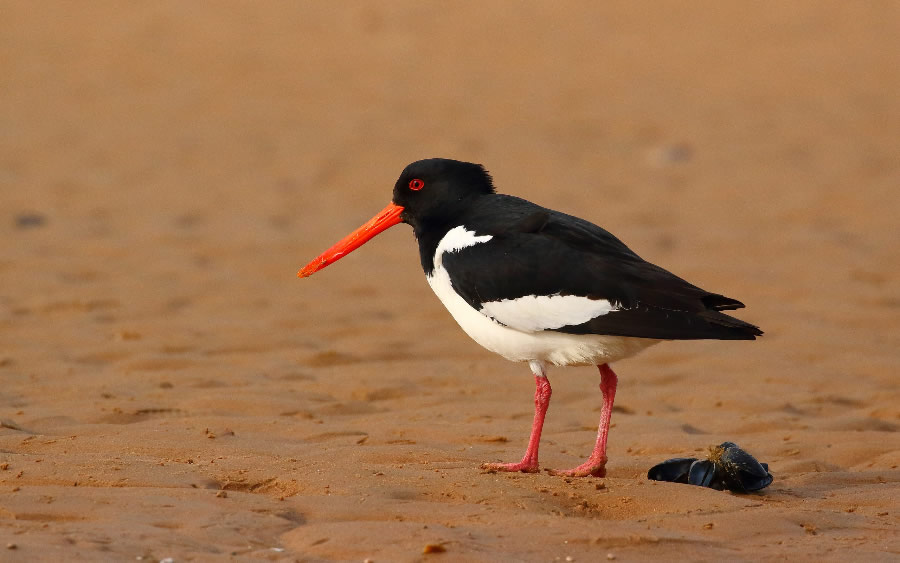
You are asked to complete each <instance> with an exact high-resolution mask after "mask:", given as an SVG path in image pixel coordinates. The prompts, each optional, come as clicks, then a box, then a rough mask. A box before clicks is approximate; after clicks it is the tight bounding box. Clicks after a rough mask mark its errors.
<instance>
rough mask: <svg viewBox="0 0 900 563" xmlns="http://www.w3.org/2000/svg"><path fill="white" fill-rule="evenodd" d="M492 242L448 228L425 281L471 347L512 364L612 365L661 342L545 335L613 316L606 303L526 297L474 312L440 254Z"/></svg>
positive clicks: (566, 297) (610, 337)
mask: <svg viewBox="0 0 900 563" xmlns="http://www.w3.org/2000/svg"><path fill="white" fill-rule="evenodd" d="M492 238H493V237H492V236H490V235H482V236H476V235H475V233H474V232H473V231H469V230H467V229H466V228H465V227H464V226H459V227H456V228H454V229H451V230H450V231H449V232H448V233H447V234H446V235H444V238H443V239H441V241H440V243H438V246H437V250H436V251H435V253H434V270H433V271H432V273H431V275H430V276H427V279H428V285H430V286H431V289H432V290H433V291H434V293H435V295H437V296H438V299H440V300H441V303H443V304H444V307H446V308H447V310H448V311H450V314H451V315H453V318H454V319H455V320H456V322H457V323H459V326H461V327H462V329H463V330H464V331H465V332H466V334H468V335H469V336H470V337H471V338H472V339H473V340H475V342H477V343H479V344H481V345H482V346H484V347H485V348H487V349H488V350H490V351H492V352H495V353H497V354H500V355H501V356H503V357H504V358H506V359H508V360H512V361H514V362H530V361H542V362H547V363H550V364H554V365H596V364H602V363H606V362H614V361H616V360H620V359H623V358H626V357H628V356H632V355H634V354H636V353H638V352H640V351H641V350H643V349H644V348H646V347H648V346H651V345H653V344H656V343H657V342H659V340H651V339H647V338H631V337H624V336H605V335H594V334H565V333H561V332H553V331H550V330H545V329H552V328H559V327H562V326H566V325H570V324H580V323H582V322H586V321H588V320H590V319H592V318H594V317H596V316H598V315H602V314H607V313H612V312H614V311H615V310H616V306H615V304H613V303H610V302H609V301H604V300H591V299H587V298H584V297H577V296H559V295H555V296H529V297H527V298H521V299H516V300H502V301H493V302H489V303H486V304H485V306H484V309H483V310H482V311H477V310H475V309H474V308H472V306H471V305H469V304H468V303H467V302H466V300H465V299H463V298H462V297H460V296H459V294H457V293H456V291H455V290H454V289H453V284H452V283H451V281H450V275H449V274H448V273H447V270H445V269H444V267H443V255H444V254H445V253H447V252H458V251H459V250H462V249H463V248H467V247H470V246H473V245H476V244H482V243H485V242H488V241H490V240H491V239H492ZM488 315H490V316H488ZM491 317H494V318H497V319H499V320H500V321H501V322H502V323H503V324H501V322H497V321H496V320H494V319H492V318H491ZM554 325H555V326H554ZM514 327H515V328H514Z"/></svg>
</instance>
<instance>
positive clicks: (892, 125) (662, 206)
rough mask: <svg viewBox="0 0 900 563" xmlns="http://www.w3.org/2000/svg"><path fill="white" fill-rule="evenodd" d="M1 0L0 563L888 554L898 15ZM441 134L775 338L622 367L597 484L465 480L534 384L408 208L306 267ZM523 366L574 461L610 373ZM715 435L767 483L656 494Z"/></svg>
mask: <svg viewBox="0 0 900 563" xmlns="http://www.w3.org/2000/svg"><path fill="white" fill-rule="evenodd" d="M2 12H3V16H2V18H0V67H2V69H3V70H2V72H0V233H2V237H3V240H4V242H5V244H4V245H3V251H2V252H0V381H2V386H0V559H2V560H5V561H36V560H91V561H97V560H116V561H124V560H132V561H133V560H145V561H146V560H150V561H152V560H159V559H163V558H167V557H171V558H173V559H174V560H175V561H187V560H197V561H207V560H221V559H227V558H228V557H233V556H239V557H240V558H244V557H246V558H248V559H251V558H252V559H262V560H273V561H281V560H285V561H293V560H305V561H316V560H349V561H363V560H365V559H371V560H373V561H416V560H447V561H451V560H452V561H498V560H512V559H515V560H527V561H554V560H561V561H569V560H574V561H596V560H604V559H606V558H615V559H616V560H622V561H630V560H648V559H657V560H672V559H676V558H681V559H691V560H721V559H729V560H775V559H778V560H781V559H790V560H823V559H825V560H837V559H841V560H847V559H854V560H891V559H896V558H897V557H900V534H898V522H900V500H898V499H900V469H898V464H900V434H898V429H900V393H898V390H897V389H898V386H897V369H898V365H900V363H898V360H900V351H898V350H900V242H898V240H900V238H898V230H897V218H898V215H900V195H898V191H897V190H898V185H900V159H898V155H900V135H898V131H900V96H898V95H897V93H898V92H900V63H898V55H897V53H900V8H898V5H897V4H895V3H891V2H884V3H878V2H871V3H860V4H857V3H838V2H791V3H769V4H760V5H754V6H747V5H745V4H742V3H730V4H723V3H709V4H703V5H691V6H681V7H679V6H676V5H675V4H669V3H665V4H664V3H646V4H643V5H642V6H632V5H630V3H622V4H615V5H606V6H604V7H598V6H596V5H595V4H593V3H581V4H579V3H572V4H569V5H567V7H565V8H559V7H556V8H551V7H549V6H548V5H545V4H544V3H528V4H525V5H523V4H520V3H512V2H508V3H507V2H498V3H489V4H487V5H485V4H483V3H478V2H459V3H454V4H453V9H452V10H451V9H449V8H448V7H445V6H443V5H441V6H439V5H437V4H435V5H431V4H422V3H416V2H393V3H384V4H377V5H375V4H365V3H347V4H340V5H338V4H328V3H316V4H314V5H312V6H304V5H301V4H300V3H288V2H285V3H266V4H265V5H264V6H263V5H257V4H252V3H242V2H220V3H216V4H203V3H179V2H161V3H148V4H142V5H131V6H125V5H122V4H120V3H114V2H109V3H104V2H92V3H44V4H35V3H30V2H6V3H4V5H3V8H2ZM430 156H445V157H451V158H458V159H462V160H472V161H476V162H481V163H484V164H485V165H486V166H487V167H488V169H489V170H490V171H491V172H492V173H493V175H494V178H495V182H496V184H497V186H498V188H499V190H500V191H503V192H506V193H514V194H516V195H519V196H522V197H525V198H528V199H531V200H533V201H536V202H538V203H541V204H543V205H546V206H548V207H553V208H556V209H560V210H562V211H566V212H570V213H574V214H577V215H580V216H582V217H585V218H587V219H590V220H592V221H594V222H597V223H598V224H601V225H603V226H604V227H605V228H607V229H609V230H610V231H612V232H614V233H616V234H617V235H618V236H619V237H620V238H622V239H623V240H624V241H626V243H628V244H629V245H630V246H631V247H632V248H633V249H634V250H635V251H637V252H638V253H639V254H641V255H642V256H643V257H645V258H646V259H648V260H650V261H653V262H655V263H658V264H660V265H662V266H664V267H666V268H668V269H670V270H672V271H674V272H675V273H677V274H679V275H681V276H682V277H685V278H687V279H690V280H691V281H693V282H695V283H697V284H699V285H701V286H702V287H705V288H708V289H710V290H713V291H717V292H722V293H724V294H726V295H729V296H731V297H735V298H738V299H740V300H742V301H744V302H745V303H746V304H747V305H748V307H747V309H745V310H743V311H740V312H739V316H740V317H741V318H743V319H745V320H748V321H750V322H753V323H755V324H759V325H760V326H761V327H762V328H763V329H764V330H765V331H766V335H765V337H764V338H762V339H761V340H759V341H757V342H690V343H677V342H676V343H663V344H661V345H659V346H656V347H654V348H652V349H650V350H648V351H647V352H645V353H644V354H642V355H641V356H639V357H637V358H634V359H630V360H627V361H624V362H621V363H620V364H617V366H616V370H617V372H618V374H619V376H620V385H619V391H618V394H617V397H616V405H617V408H616V411H615V413H614V415H613V423H614V427H613V429H612V431H611V433H610V445H609V448H610V449H609V452H610V462H609V465H608V477H607V478H604V479H563V478H559V477H552V476H550V475H548V474H546V473H541V474H534V475H524V474H484V473H482V472H481V471H480V470H479V464H480V463H481V462H483V461H514V460H517V459H518V458H519V457H520V456H521V454H522V451H523V449H524V447H525V443H526V441H527V436H528V430H529V427H530V422H531V416H532V393H533V381H532V377H531V375H530V372H529V370H528V368H527V366H525V365H520V364H512V363H509V362H506V361H505V360H503V359H502V358H499V357H497V356H494V355H492V354H490V353H489V352H487V351H485V350H482V349H481V348H479V347H478V346H477V345H476V344H474V343H473V342H471V341H470V340H469V339H468V338H467V337H466V336H465V335H464V334H463V333H462V331H461V330H460V329H459V328H458V327H457V326H456V325H455V323H454V322H453V320H452V319H451V318H450V316H449V315H448V314H447V313H446V311H445V310H444V309H443V308H442V306H441V305H440V303H439V302H438V300H437V299H436V298H435V297H434V295H433V294H431V292H430V289H429V288H428V286H427V284H426V283H425V281H424V279H423V276H422V272H421V269H420V267H419V264H418V260H417V256H418V255H417V251H416V247H415V243H414V240H413V237H412V235H411V233H410V231H409V229H408V228H407V227H403V226H401V227H395V228H394V229H392V230H390V231H388V232H386V233H384V234H382V235H380V236H379V237H378V238H377V239H376V240H375V241H373V242H371V243H369V244H368V245H367V246H366V247H365V248H364V249H362V250H360V251H358V252H357V253H355V254H354V255H353V256H351V257H348V258H346V259H345V260H343V261H342V262H341V263H340V264H337V265H335V266H332V267H330V268H328V269H327V270H325V271H322V272H320V273H318V274H317V275H316V276H314V277H312V278H310V279H307V280H298V279H296V278H295V272H296V270H297V269H298V268H299V267H300V266H302V265H303V264H304V263H305V262H306V261H307V260H309V259H311V258H312V257H313V256H315V255H316V254H317V253H318V252H320V251H321V250H323V249H324V248H326V247H327V246H329V245H330V244H331V243H333V242H334V241H336V240H337V239H338V238H340V237H341V236H343V235H344V234H346V233H347V232H348V231H349V230H350V229H352V228H354V227H356V226H357V225H359V224H360V223H362V222H363V221H364V220H366V219H368V218H369V217H371V216H372V215H373V214H374V213H375V212H376V211H378V210H379V209H381V208H382V207H383V206H384V205H385V204H386V203H387V201H388V199H389V197H390V190H391V187H392V186H393V183H394V180H395V179H396V177H397V175H398V174H399V172H400V170H401V169H402V167H403V166H405V165H406V164H407V163H408V162H410V161H412V160H416V159H419V158H424V157H430ZM550 381H551V382H552V383H553V389H554V397H553V403H552V404H551V407H550V411H549V415H548V419H547V423H546V425H545V429H544V440H543V443H542V451H541V453H542V463H543V465H544V466H545V467H565V466H573V465H576V464H577V463H579V462H580V461H581V460H582V458H583V457H584V456H586V455H587V454H588V453H589V451H590V448H591V447H592V444H593V440H594V433H595V427H596V424H597V421H598V419H599V408H600V393H599V390H598V389H597V384H598V383H599V378H598V375H597V372H596V370H595V369H591V368H567V369H556V370H554V371H551V373H550ZM723 440H731V441H734V442H737V443H738V444H740V445H741V446H743V447H745V448H746V449H747V450H749V451H750V452H752V453H753V454H755V455H756V456H757V457H758V458H759V459H760V460H763V461H766V462H768V463H769V464H770V466H771V470H772V472H773V473H774V475H775V482H774V483H773V484H772V486H771V487H769V488H768V489H766V490H765V491H764V492H763V493H761V494H752V495H735V494H731V493H726V492H717V491H712V490H708V489H701V488H698V487H690V486H685V485H675V484H667V483H656V482H649V481H647V480H646V471H647V469H648V468H649V467H650V466H651V465H653V464H654V463H657V462H659V461H661V460H663V459H666V458H669V457H676V456H685V455H689V456H696V455H702V452H703V451H704V450H705V448H706V447H707V446H709V445H711V444H717V443H719V442H722V441H723ZM427 546H432V547H431V548H428V547H427ZM434 546H439V547H434ZM441 549H443V550H444V551H443V552H441V551H440V550H441ZM429 550H431V551H433V552H434V553H425V551H429Z"/></svg>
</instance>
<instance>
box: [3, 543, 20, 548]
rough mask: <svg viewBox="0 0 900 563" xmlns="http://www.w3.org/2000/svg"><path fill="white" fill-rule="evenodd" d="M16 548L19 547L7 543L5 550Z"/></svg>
mask: <svg viewBox="0 0 900 563" xmlns="http://www.w3.org/2000/svg"><path fill="white" fill-rule="evenodd" d="M17 547H19V546H17V545H16V544H14V543H8V544H6V549H16V548H17Z"/></svg>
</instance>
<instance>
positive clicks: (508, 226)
mask: <svg viewBox="0 0 900 563" xmlns="http://www.w3.org/2000/svg"><path fill="white" fill-rule="evenodd" d="M398 223H407V224H409V225H410V226H412V228H413V232H414V233H415V236H416V240H417V241H418V243H419V257H420V259H421V261H422V268H423V269H424V270H425V277H426V279H427V280H428V284H429V285H430V286H431V288H432V289H433V290H434V293H435V294H436V295H437V296H438V299H440V300H441V303H443V304H444V306H445V307H446V308H447V310H448V311H450V314H451V315H453V318H454V319H456V322H457V323H459V325H460V326H461V327H462V329H463V330H464V331H465V332H466V334H468V335H469V336H470V337H471V338H472V339H473V340H475V342H477V343H479V344H481V345H482V346H484V347H485V348H487V349H488V350H491V351H492V352H496V353H497V354H500V355H501V356H503V357H504V358H506V359H508V360H511V361H514V362H528V364H529V366H530V367H531V371H532V372H533V373H534V376H535V383H536V390H535V413H534V422H533V425H532V429H531V438H530V440H529V442H528V447H527V449H526V451H525V456H524V457H523V459H522V461H520V462H518V463H490V464H484V465H483V467H484V468H486V469H489V470H495V471H523V472H536V471H538V469H539V466H538V446H539V443H540V438H541V428H542V427H543V424H544V416H545V415H546V412H547V407H548V406H549V404H550V394H551V389H550V383H549V382H548V380H547V369H548V367H549V366H551V365H555V366H581V365H596V366H598V367H599V369H600V391H601V393H602V394H603V406H602V409H601V413H600V426H599V430H598V433H597V442H596V445H595V447H594V451H593V452H592V453H591V455H590V457H589V458H588V460H587V461H586V462H584V463H583V464H581V465H579V466H578V467H575V468H573V469H569V470H564V471H553V472H552V473H555V474H561V475H569V476H588V475H593V476H598V477H602V476H604V475H605V474H606V468H605V466H606V461H607V457H606V437H607V433H608V432H609V420H610V415H611V414H612V406H613V400H614V398H615V393H616V384H617V381H618V379H617V377H616V374H615V373H613V370H612V369H611V368H610V367H609V364H610V363H611V362H615V361H617V360H621V359H624V358H627V357H629V356H633V355H634V354H637V353H638V352H640V351H641V350H644V349H645V348H647V347H649V346H652V345H654V344H657V343H658V342H660V341H662V340H694V339H718V340H755V339H756V337H757V336H760V335H761V334H762V331H760V330H759V328H757V327H756V326H753V325H752V324H749V323H746V322H744V321H741V320H738V319H736V318H734V317H730V316H728V315H726V314H725V313H722V311H727V310H730V309H739V308H741V307H743V306H744V305H743V303H741V302H740V301H737V300H735V299H731V298H729V297H725V296H723V295H720V294H718V293H711V292H709V291H706V290H704V289H700V288H699V287H697V286H695V285H693V284H691V283H689V282H687V281H685V280H683V279H681V278H679V277H678V276H675V275H674V274H671V273H669V272H668V271H666V270H664V269H662V268H660V267H659V266H655V265H653V264H651V263H649V262H646V261H645V260H643V259H641V257H640V256H638V255H637V254H635V253H634V252H633V251H631V249H629V248H628V247H627V246H625V244H624V243H622V242H621V241H620V240H619V239H617V238H616V237H615V236H613V235H612V234H610V233H609V232H607V231H605V230H604V229H602V228H600V227H598V226H597V225H594V224H593V223H590V222H588V221H585V220H584V219H579V218H578V217H573V216H572V215H566V214H565V213H560V212H558V211H553V210H551V209H547V208H544V207H541V206H539V205H536V204H534V203H531V202H529V201H526V200H524V199H520V198H517V197H514V196H509V195H502V194H498V193H496V192H495V189H494V184H493V181H492V179H491V176H490V175H489V174H488V172H487V171H486V170H485V169H484V167H482V166H481V165H478V164H472V163H468V162H460V161H456V160H448V159H443V158H432V159H427V160H420V161H418V162H414V163H412V164H410V165H409V166H407V167H406V169H404V170H403V173H402V174H401V175H400V178H399V179H398V180H397V183H396V184H395V185H394V195H393V198H392V200H391V203H390V204H389V205H388V206H387V207H385V208H384V209H383V210H382V211H381V212H380V213H378V214H377V215H376V216H375V217H373V218H372V219H371V220H370V221H369V222H368V223H366V224H365V225H363V226H361V227H360V228H359V229H357V230H356V231H354V232H353V233H351V234H350V235H348V236H347V237H345V238H344V239H343V240H341V241H340V242H338V243H337V244H335V245H334V246H333V247H331V248H330V249H328V250H327V251H325V252H324V253H322V254H321V255H320V256H318V257H317V258H316V259H314V260H313V261H312V262H310V263H309V264H308V265H306V266H305V267H304V268H303V269H302V270H300V272H299V273H298V274H297V275H298V276H299V277H307V276H309V275H312V274H313V273H314V272H316V271H318V270H320V269H322V268H324V267H325V266H327V265H329V264H331V263H332V262H334V261H336V260H338V259H340V258H341V257H343V256H345V255H346V254H348V253H350V252H352V251H353V250H355V249H356V248H358V247H360V246H361V245H362V244H364V243H365V242H366V241H368V240H369V239H371V238H372V237H374V236H375V235H377V234H378V233H380V232H381V231H383V230H385V229H387V228H388V227H391V226H393V225H396V224H398Z"/></svg>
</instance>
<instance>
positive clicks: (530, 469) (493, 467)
mask: <svg viewBox="0 0 900 563" xmlns="http://www.w3.org/2000/svg"><path fill="white" fill-rule="evenodd" d="M481 468H482V469H483V470H484V471H485V472H486V473H496V472H498V471H504V472H512V473H515V472H520V473H537V472H538V471H540V468H539V467H538V463H537V461H536V460H525V459H523V460H522V461H520V462H519V463H482V464H481Z"/></svg>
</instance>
